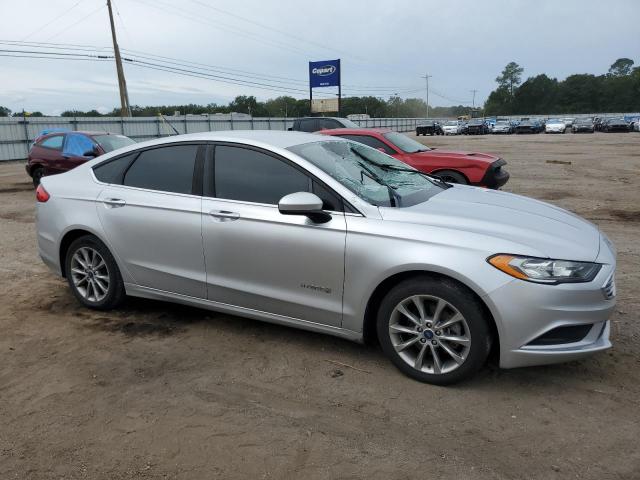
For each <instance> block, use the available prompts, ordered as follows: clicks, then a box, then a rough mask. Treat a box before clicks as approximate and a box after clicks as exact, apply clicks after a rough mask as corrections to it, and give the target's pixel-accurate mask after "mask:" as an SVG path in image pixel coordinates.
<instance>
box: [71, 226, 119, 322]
mask: <svg viewBox="0 0 640 480" xmlns="http://www.w3.org/2000/svg"><path fill="white" fill-rule="evenodd" d="M65 272H66V274H67V282H68V283H69V288H71V292H72V293H73V295H74V296H75V297H76V298H77V299H78V301H79V302H80V303H81V304H82V305H84V306H85V307H88V308H91V309H95V310H111V309H113V308H116V307H117V306H118V305H120V304H121V303H122V302H123V301H124V299H125V296H126V294H125V289H124V282H123V281H122V275H121V274H120V269H119V268H118V265H117V264H116V261H115V259H114V258H113V255H111V252H109V249H108V248H107V247H106V245H105V244H104V243H102V242H101V241H100V240H98V239H97V238H96V237H94V236H93V235H85V236H83V237H80V238H78V239H76V240H74V241H73V242H72V243H71V245H70V246H69V249H68V250H67V252H66V255H65ZM105 284H106V287H105ZM92 297H93V298H92Z"/></svg>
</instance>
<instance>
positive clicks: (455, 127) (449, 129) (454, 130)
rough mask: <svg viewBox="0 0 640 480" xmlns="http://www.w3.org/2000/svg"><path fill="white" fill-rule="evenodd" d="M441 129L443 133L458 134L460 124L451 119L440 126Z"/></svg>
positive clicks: (460, 129) (460, 127)
mask: <svg viewBox="0 0 640 480" xmlns="http://www.w3.org/2000/svg"><path fill="white" fill-rule="evenodd" d="M442 131H443V132H444V134H445V135H460V133H462V126H461V125H460V122H458V121H457V120H451V121H449V122H446V123H445V124H444V125H443V126H442Z"/></svg>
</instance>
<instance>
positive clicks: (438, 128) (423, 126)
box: [416, 121, 444, 137]
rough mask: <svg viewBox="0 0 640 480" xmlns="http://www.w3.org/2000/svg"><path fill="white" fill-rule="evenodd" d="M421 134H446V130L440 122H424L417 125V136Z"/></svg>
mask: <svg viewBox="0 0 640 480" xmlns="http://www.w3.org/2000/svg"><path fill="white" fill-rule="evenodd" d="M420 135H444V130H443V129H442V125H440V122H436V121H429V122H422V123H420V124H419V125H417V126H416V136H418V137H419V136H420Z"/></svg>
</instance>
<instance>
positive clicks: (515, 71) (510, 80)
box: [496, 62, 524, 97]
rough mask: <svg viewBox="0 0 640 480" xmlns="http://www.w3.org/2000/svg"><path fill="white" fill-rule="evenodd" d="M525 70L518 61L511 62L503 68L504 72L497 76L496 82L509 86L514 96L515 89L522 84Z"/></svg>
mask: <svg viewBox="0 0 640 480" xmlns="http://www.w3.org/2000/svg"><path fill="white" fill-rule="evenodd" d="M523 72H524V68H522V67H521V66H520V65H518V64H517V63H516V62H509V63H508V64H507V66H506V67H504V70H502V74H501V75H499V76H498V77H497V78H496V82H498V85H499V86H501V87H503V88H507V89H508V90H509V94H510V95H511V96H512V97H513V89H514V88H516V87H517V86H518V85H519V84H520V80H521V77H522V73H523Z"/></svg>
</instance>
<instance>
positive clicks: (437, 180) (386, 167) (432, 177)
mask: <svg viewBox="0 0 640 480" xmlns="http://www.w3.org/2000/svg"><path fill="white" fill-rule="evenodd" d="M372 163H373V162H372ZM374 165H377V166H378V167H380V168H381V169H383V170H393V171H396V172H407V173H413V174H418V175H422V176H423V177H424V178H426V179H427V180H429V181H430V182H431V183H437V184H438V185H439V186H441V187H444V188H451V185H450V184H448V183H447V182H445V181H444V180H442V179H441V178H440V177H438V176H436V175H431V174H429V173H424V172H421V171H420V170H416V169H413V168H402V167H396V166H395V165H389V164H387V163H380V164H374Z"/></svg>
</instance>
